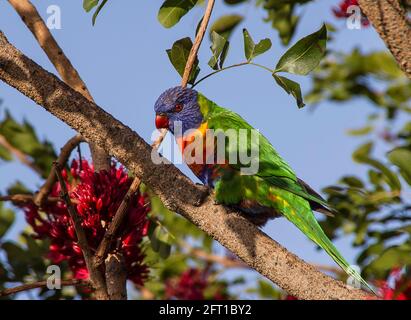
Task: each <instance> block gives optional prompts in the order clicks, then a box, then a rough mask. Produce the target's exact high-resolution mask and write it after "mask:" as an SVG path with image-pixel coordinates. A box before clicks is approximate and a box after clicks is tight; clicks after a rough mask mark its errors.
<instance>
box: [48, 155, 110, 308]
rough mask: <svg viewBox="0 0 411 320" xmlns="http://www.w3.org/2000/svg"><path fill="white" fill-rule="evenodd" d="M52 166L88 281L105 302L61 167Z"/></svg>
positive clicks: (97, 274)
mask: <svg viewBox="0 0 411 320" xmlns="http://www.w3.org/2000/svg"><path fill="white" fill-rule="evenodd" d="M53 165H54V170H55V172H56V175H57V179H58V181H59V182H60V187H61V190H62V192H61V198H62V199H63V200H64V202H65V203H66V205H67V211H68V212H69V214H70V217H71V219H72V220H73V224H74V229H75V231H76V235H77V241H78V245H79V246H80V248H81V251H82V252H83V256H84V260H85V262H86V266H87V270H88V272H89V274H90V280H91V282H92V284H93V287H94V288H95V289H96V296H97V299H99V300H100V299H102V300H107V299H108V295H107V289H106V285H105V281H104V278H103V276H102V274H101V272H100V271H99V270H98V269H97V268H96V266H95V265H94V262H93V255H92V253H91V251H90V247H89V245H88V241H87V237H86V234H85V232H84V229H83V227H82V226H81V219H80V217H79V215H78V214H77V211H76V209H75V208H74V207H73V204H72V203H71V200H70V196H69V194H68V191H67V186H66V182H65V181H64V179H63V177H62V175H61V167H60V165H59V164H58V163H57V162H54V163H53Z"/></svg>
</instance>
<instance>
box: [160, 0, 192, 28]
mask: <svg viewBox="0 0 411 320" xmlns="http://www.w3.org/2000/svg"><path fill="white" fill-rule="evenodd" d="M197 1H198V0H166V1H164V3H163V5H162V6H161V7H160V10H159V11H158V16H157V19H158V21H159V22H160V23H161V24H162V25H163V26H164V27H165V28H171V27H172V26H174V25H175V24H177V23H178V22H179V21H180V19H181V18H182V17H183V16H184V15H186V14H187V13H188V12H189V11H190V10H191V9H192V8H193V7H194V6H195V5H196V3H197Z"/></svg>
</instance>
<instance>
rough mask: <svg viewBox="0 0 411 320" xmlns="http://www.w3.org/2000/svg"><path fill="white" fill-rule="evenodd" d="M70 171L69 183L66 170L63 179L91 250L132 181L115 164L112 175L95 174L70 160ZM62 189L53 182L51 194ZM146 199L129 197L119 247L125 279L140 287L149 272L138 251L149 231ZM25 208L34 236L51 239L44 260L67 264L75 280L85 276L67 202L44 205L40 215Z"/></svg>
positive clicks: (84, 165) (32, 207) (37, 211)
mask: <svg viewBox="0 0 411 320" xmlns="http://www.w3.org/2000/svg"><path fill="white" fill-rule="evenodd" d="M80 167H81V169H80ZM70 173H71V179H69V177H68V174H67V171H66V170H65V169H64V170H63V171H62V176H63V178H64V179H65V181H66V185H67V189H68V191H69V194H70V198H71V199H72V201H73V205H75V206H76V209H77V212H78V214H79V216H80V218H81V219H82V227H83V229H84V231H85V233H86V237H87V240H88V243H89V246H90V248H91V250H92V251H94V250H96V249H97V247H98V245H99V244H100V242H101V240H102V239H103V236H104V233H105V231H106V229H107V227H108V225H109V223H110V222H111V220H112V218H113V216H114V215H115V213H116V211H117V208H118V207H119V205H120V203H121V201H122V199H123V198H124V196H125V194H126V193H127V191H128V189H129V187H130V185H131V182H132V178H130V177H129V176H128V175H127V173H126V172H125V170H124V169H123V168H122V167H120V168H116V166H115V164H112V166H111V169H110V171H101V172H99V173H96V172H94V169H93V167H92V166H91V165H90V164H89V163H88V162H87V161H86V160H83V161H82V163H81V166H80V163H79V162H78V161H76V160H73V162H72V164H71V169H70ZM60 191H61V187H60V184H59V183H56V184H55V185H54V187H53V190H52V192H51V194H50V196H54V197H57V196H59V193H60ZM145 201H146V199H145V197H144V196H142V195H140V194H136V195H134V196H133V197H132V199H131V202H130V203H131V205H130V208H129V211H128V214H127V219H126V221H125V222H124V224H123V225H122V226H121V227H120V230H119V239H120V240H119V244H118V249H119V250H120V252H121V253H122V254H123V256H124V260H125V265H126V268H127V272H128V279H130V280H131V281H133V282H134V283H135V284H138V285H142V284H143V282H144V280H145V279H146V278H147V275H148V268H147V266H146V265H145V264H144V263H143V259H144V257H145V256H144V253H143V252H142V251H141V248H140V243H141V240H142V238H143V237H144V236H145V235H146V234H147V230H148V219H147V213H148V211H149V207H148V206H146V205H145ZM23 209H24V211H25V215H26V220H27V222H28V223H29V224H30V225H31V227H32V228H33V230H34V232H35V233H36V234H35V237H36V238H39V239H46V238H48V239H50V241H51V242H50V247H49V252H48V254H47V258H49V259H50V260H51V261H52V262H53V263H56V264H58V263H60V262H62V261H67V262H68V265H69V267H70V269H71V270H72V272H73V276H74V278H76V279H85V278H87V277H88V270H87V268H86V265H85V261H84V258H83V254H82V251H81V249H80V247H79V246H78V244H77V237H76V233H75V230H74V227H73V223H72V221H71V218H70V215H69V213H68V211H67V207H66V205H65V203H64V202H63V201H59V202H57V203H54V204H53V203H47V204H45V206H44V208H42V210H41V211H39V209H38V208H37V207H36V206H35V205H33V204H25V205H24V206H23Z"/></svg>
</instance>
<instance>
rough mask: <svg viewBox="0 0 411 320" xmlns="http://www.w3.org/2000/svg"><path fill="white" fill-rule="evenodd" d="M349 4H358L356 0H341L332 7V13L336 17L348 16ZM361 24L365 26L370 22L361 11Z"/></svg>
mask: <svg viewBox="0 0 411 320" xmlns="http://www.w3.org/2000/svg"><path fill="white" fill-rule="evenodd" d="M350 6H359V5H358V1H357V0H342V1H341V2H340V4H339V5H338V7H334V8H333V9H332V10H333V13H334V16H335V17H337V18H348V17H349V16H350V15H351V14H352V13H350V12H347V10H348V8H349V7H350ZM361 16H362V17H361V24H362V25H363V26H364V27H366V26H368V25H369V24H370V22H369V21H368V19H367V17H366V16H365V15H364V14H363V13H361Z"/></svg>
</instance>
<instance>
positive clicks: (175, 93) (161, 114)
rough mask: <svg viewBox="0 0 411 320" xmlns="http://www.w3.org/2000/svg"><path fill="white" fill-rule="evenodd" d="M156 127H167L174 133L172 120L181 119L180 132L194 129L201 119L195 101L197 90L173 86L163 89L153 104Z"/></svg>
mask: <svg viewBox="0 0 411 320" xmlns="http://www.w3.org/2000/svg"><path fill="white" fill-rule="evenodd" d="M154 111H155V112H156V127H157V128H158V129H160V128H166V129H169V130H170V131H171V132H172V133H174V122H175V121H181V124H182V133H183V134H184V132H186V131H187V130H189V129H196V128H198V127H199V126H200V124H201V122H202V121H203V116H202V114H201V112H200V106H199V105H198V102H197V91H195V90H193V89H189V88H182V87H174V88H170V89H167V90H166V91H164V92H163V93H162V94H161V95H160V97H159V98H158V99H157V101H156V103H155V105H154Z"/></svg>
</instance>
